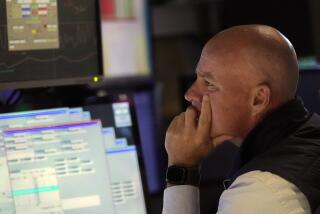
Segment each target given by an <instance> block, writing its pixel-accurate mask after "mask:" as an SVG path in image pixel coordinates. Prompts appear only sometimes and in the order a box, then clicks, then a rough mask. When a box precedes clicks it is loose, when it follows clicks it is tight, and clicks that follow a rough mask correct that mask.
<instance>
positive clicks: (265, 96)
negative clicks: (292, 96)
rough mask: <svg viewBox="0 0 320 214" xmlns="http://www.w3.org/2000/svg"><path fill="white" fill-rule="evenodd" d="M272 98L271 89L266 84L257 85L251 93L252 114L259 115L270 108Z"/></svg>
mask: <svg viewBox="0 0 320 214" xmlns="http://www.w3.org/2000/svg"><path fill="white" fill-rule="evenodd" d="M270 98H271V89H270V87H269V86H268V85H266V84H261V85H258V86H256V87H255V88H254V89H253V91H252V94H251V103H250V105H251V106H250V107H251V109H252V111H251V112H252V115H253V116H257V115H259V114H261V113H264V112H266V111H267V110H268V106H269V104H270Z"/></svg>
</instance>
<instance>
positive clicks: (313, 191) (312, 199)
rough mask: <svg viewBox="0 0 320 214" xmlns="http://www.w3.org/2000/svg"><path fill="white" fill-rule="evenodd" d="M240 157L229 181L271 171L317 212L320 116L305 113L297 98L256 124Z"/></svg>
mask: <svg viewBox="0 0 320 214" xmlns="http://www.w3.org/2000/svg"><path fill="white" fill-rule="evenodd" d="M239 156H240V157H239V160H238V161H237V166H236V167H235V169H234V170H233V172H232V173H231V176H230V180H231V183H232V182H233V181H234V180H235V179H236V178H237V177H238V176H240V175H242V174H244V173H246V172H249V171H254V170H261V171H268V172H271V173H273V174H276V175H279V176H280V177H282V178H284V179H286V180H287V181H289V182H291V183H293V184H295V185H296V186H297V187H298V188H299V190H300V191H301V192H303V193H304V195H305V196H306V197H307V199H308V201H309V204H310V207H311V210H312V213H320V116H319V115H317V114H310V113H308V112H307V110H305V108H304V107H303V104H302V103H301V102H300V101H299V100H294V101H290V102H288V103H287V104H285V105H284V106H282V107H281V108H279V109H278V110H277V111H275V112H273V113H272V114H271V115H269V116H268V117H267V118H266V119H265V120H263V122H261V123H260V124H259V125H258V126H256V127H255V128H254V130H252V131H251V132H250V134H249V135H248V137H247V138H246V139H245V141H244V142H243V144H242V146H241V149H240V155H239ZM231 183H229V184H231ZM317 208H318V211H316V210H317Z"/></svg>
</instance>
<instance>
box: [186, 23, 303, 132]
mask: <svg viewBox="0 0 320 214" xmlns="http://www.w3.org/2000/svg"><path fill="white" fill-rule="evenodd" d="M196 72H197V80H196V81H195V82H194V83H193V85H192V86H191V87H190V88H189V90H188V91H187V92H186V94H185V98H186V100H188V101H189V102H191V103H192V105H193V106H194V107H196V108H197V109H198V110H200V107H201V102H202V97H203V95H204V94H208V95H209V97H210V103H211V108H212V117H213V118H212V131H211V136H212V137H213V138H215V137H219V136H222V135H231V136H235V137H239V138H244V137H245V136H246V135H247V134H248V133H249V132H250V131H251V129H252V128H253V127H254V126H255V125H256V124H257V123H258V122H260V121H261V120H262V119H263V118H264V117H265V116H266V115H267V114H268V113H269V112H270V111H272V110H273V109H275V108H277V107H279V106H280V105H282V104H284V103H285V102H287V101H289V100H291V99H293V98H294V96H295V93H296V88H297V82H298V63H297V56H296V53H295V51H294V48H293V46H292V45H291V43H290V42H289V40H288V39H286V38H285V37H284V36H283V35H282V34H281V33H280V32H279V31H277V30H276V29H274V28H271V27H269V26H263V25H243V26H236V27H232V28H229V29H227V30H225V31H223V32H221V33H219V34H217V35H216V36H215V37H213V38H212V39H211V40H210V41H209V42H208V43H207V44H206V45H205V47H204V49H203V51H202V54H201V57H200V60H199V63H198V66H197V69H196Z"/></svg>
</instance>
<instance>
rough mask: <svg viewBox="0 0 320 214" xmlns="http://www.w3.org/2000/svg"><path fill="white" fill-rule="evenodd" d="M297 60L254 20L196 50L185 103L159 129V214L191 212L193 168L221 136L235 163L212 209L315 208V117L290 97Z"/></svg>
mask: <svg viewBox="0 0 320 214" xmlns="http://www.w3.org/2000/svg"><path fill="white" fill-rule="evenodd" d="M298 72H299V68H298V62H297V56H296V53H295V50H294V48H293V46H292V44H291V43H290V42H289V40H288V39H287V38H286V37H285V36H283V35H282V34H281V33H280V32H279V31H277V30H276V29H274V28H272V27H269V26H262V25H245V26H236V27H232V28H230V29H227V30H225V31H223V32H221V33H219V34H217V35H216V36H215V37H213V38H212V39H211V40H210V41H209V42H208V43H207V44H206V45H205V47H204V49H203V52H202V54H201V57H200V61H199V63H198V66H197V69H196V74H197V79H196V81H195V82H194V83H193V85H192V86H191V87H190V88H189V90H188V91H187V92H186V94H185V99H186V100H187V101H189V102H190V103H191V106H190V107H189V108H188V109H187V110H186V111H185V112H183V113H181V114H180V115H179V116H176V117H175V118H174V120H173V121H172V122H171V124H170V126H169V128H168V130H167V133H166V142H165V145H166V150H167V153H168V163H169V167H168V170H167V178H166V179H167V189H166V190H165V192H164V206H163V213H164V214H196V213H200V209H199V189H198V185H199V181H200V175H199V168H200V166H201V163H202V161H203V159H204V158H205V157H206V156H207V155H208V154H209V153H210V152H212V151H214V150H215V148H216V147H218V146H219V145H221V144H223V143H224V142H226V141H230V142H233V143H235V144H236V145H238V146H240V155H239V156H240V158H239V159H240V160H238V162H237V167H235V170H234V171H233V172H232V173H231V175H230V177H229V178H228V180H227V181H228V182H225V184H226V189H225V191H224V192H223V194H222V195H221V197H220V201H219V207H218V213H219V214H222V213H225V214H229V213H237V214H251V213H259V214H270V213H272V214H274V213H279V214H280V213H281V214H282V213H283V214H284V213H286V214H288V213H292V214H298V213H316V210H317V208H318V207H319V206H320V117H319V116H318V115H316V114H312V113H309V112H308V111H307V110H306V109H305V108H304V106H303V104H302V103H301V102H300V101H299V100H298V99H296V98H295V95H296V89H297V83H298V76H299V75H298Z"/></svg>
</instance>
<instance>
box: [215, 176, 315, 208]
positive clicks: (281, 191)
mask: <svg viewBox="0 0 320 214" xmlns="http://www.w3.org/2000/svg"><path fill="white" fill-rule="evenodd" d="M233 213H237V214H256V213H259V214H270V213H272V214H310V213H311V211H310V206H309V203H308V200H307V199H306V197H305V196H304V195H303V193H302V192H301V191H300V190H299V189H298V188H297V187H296V186H295V185H294V184H292V183H290V182H288V181H286V180H285V179H283V178H281V177H279V176H277V175H275V174H272V173H269V172H262V171H258V170H257V171H252V172H249V173H246V174H243V175H242V176H240V177H238V178H237V179H236V181H235V182H234V183H233V184H232V185H231V186H230V188H229V189H227V190H225V191H224V192H223V193H222V195H221V197H220V201H219V208H218V214H233Z"/></svg>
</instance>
